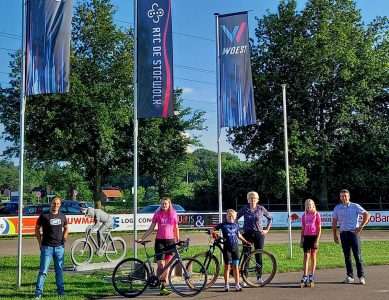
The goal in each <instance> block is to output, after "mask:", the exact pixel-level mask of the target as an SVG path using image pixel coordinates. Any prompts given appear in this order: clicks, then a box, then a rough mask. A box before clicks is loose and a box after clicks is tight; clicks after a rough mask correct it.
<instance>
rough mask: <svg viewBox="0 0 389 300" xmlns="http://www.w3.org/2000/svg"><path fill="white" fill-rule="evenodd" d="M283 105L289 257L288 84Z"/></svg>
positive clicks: (283, 86)
mask: <svg viewBox="0 0 389 300" xmlns="http://www.w3.org/2000/svg"><path fill="white" fill-rule="evenodd" d="M281 86H282V105H283V112H284V145H285V175H286V199H287V209H288V233H289V258H292V256H293V250H292V218H291V215H292V214H291V209H290V186H289V156H288V151H289V150H288V123H287V113H286V84H282V85H281Z"/></svg>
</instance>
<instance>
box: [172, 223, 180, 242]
mask: <svg viewBox="0 0 389 300" xmlns="http://www.w3.org/2000/svg"><path fill="white" fill-rule="evenodd" d="M173 230H174V237H175V239H176V243H178V242H179V241H180V229H179V228H178V224H176V225H175V226H174V228H173Z"/></svg>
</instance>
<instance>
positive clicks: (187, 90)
mask: <svg viewBox="0 0 389 300" xmlns="http://www.w3.org/2000/svg"><path fill="white" fill-rule="evenodd" d="M192 92H193V89H192V88H189V87H184V88H182V93H183V94H191V93H192Z"/></svg>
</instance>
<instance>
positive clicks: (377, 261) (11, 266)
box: [0, 241, 389, 300]
mask: <svg viewBox="0 0 389 300" xmlns="http://www.w3.org/2000/svg"><path fill="white" fill-rule="evenodd" d="M205 249H206V247H205V246H197V247H191V248H190V249H189V250H188V251H187V252H184V253H183V256H186V257H187V256H192V255H194V254H196V253H199V252H200V251H204V250H205ZM265 250H267V251H269V252H272V253H273V254H274V255H275V257H276V259H277V264H278V272H289V271H300V270H301V266H302V251H301V249H300V248H299V247H298V245H294V246H293V253H294V255H293V256H294V257H293V258H292V259H289V258H287V257H288V245H287V244H267V245H266V247H265ZM362 253H363V258H364V261H365V264H366V265H384V264H389V256H388V253H389V241H365V242H363V243H362ZM131 255H132V254H131V253H128V256H131ZM139 257H140V258H144V257H145V255H144V251H140V254H139ZM70 266H71V260H70V257H69V255H66V257H65V267H70ZM335 267H344V261H343V254H342V250H341V247H340V246H338V245H335V244H334V243H321V244H320V250H319V257H318V268H320V269H324V268H335ZM38 268H39V257H38V256H25V257H24V258H23V274H22V287H21V288H20V289H19V290H17V289H16V288H15V282H16V257H2V258H1V260H0V284H1V288H0V299H15V300H17V299H31V298H32V296H33V294H34V288H35V281H36V276H37V272H38ZM111 273H112V271H110V270H107V271H97V272H94V273H93V274H77V273H73V272H65V290H66V294H67V296H66V298H65V299H97V298H101V297H104V296H111V295H114V294H115V292H114V290H113V287H112V284H111V282H110V276H111ZM55 291H56V287H55V276H54V271H53V270H50V272H49V274H48V277H47V280H46V284H45V297H44V299H57V297H56V292H55Z"/></svg>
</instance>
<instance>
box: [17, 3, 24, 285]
mask: <svg viewBox="0 0 389 300" xmlns="http://www.w3.org/2000/svg"><path fill="white" fill-rule="evenodd" d="M22 32H23V33H22V66H21V83H20V151H19V208H18V271H17V288H18V289H19V288H20V287H21V285H22V241H23V236H22V234H23V177H24V176H23V175H24V122H25V120H24V114H25V110H26V95H25V78H26V67H25V65H26V0H23V1H22Z"/></svg>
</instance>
